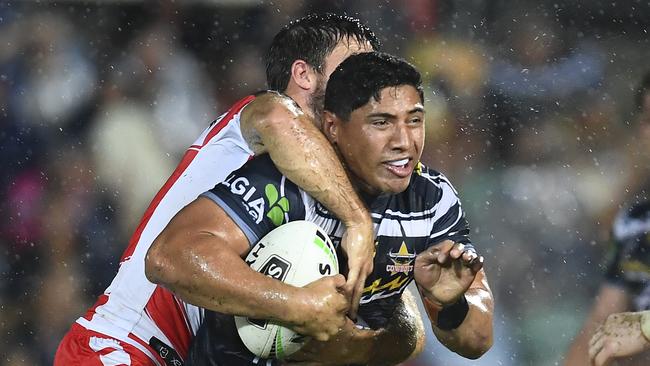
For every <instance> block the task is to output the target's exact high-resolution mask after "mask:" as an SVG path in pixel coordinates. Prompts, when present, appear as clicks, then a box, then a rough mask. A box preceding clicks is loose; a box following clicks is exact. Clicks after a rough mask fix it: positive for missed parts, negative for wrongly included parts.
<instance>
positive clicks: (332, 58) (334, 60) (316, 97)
mask: <svg viewBox="0 0 650 366" xmlns="http://www.w3.org/2000/svg"><path fill="white" fill-rule="evenodd" d="M372 50H373V49H372V46H371V45H370V43H369V42H363V43H359V42H358V41H357V40H355V39H353V38H347V39H342V40H341V41H340V42H339V43H338V44H337V45H336V47H334V49H333V50H332V52H331V53H330V54H329V55H328V56H327V57H325V63H324V65H323V72H322V73H316V77H317V85H316V88H315V89H314V91H313V93H312V95H311V97H310V98H309V101H308V103H309V109H311V111H312V114H313V115H314V116H315V118H316V119H317V122H318V125H319V126H320V121H319V119H320V116H322V113H323V105H324V101H325V86H326V85H327V81H328V80H329V79H330V75H332V73H333V72H334V70H336V68H337V67H338V66H339V64H341V62H343V61H344V60H345V59H346V58H348V57H350V56H351V55H354V54H357V53H362V52H371V51H372Z"/></svg>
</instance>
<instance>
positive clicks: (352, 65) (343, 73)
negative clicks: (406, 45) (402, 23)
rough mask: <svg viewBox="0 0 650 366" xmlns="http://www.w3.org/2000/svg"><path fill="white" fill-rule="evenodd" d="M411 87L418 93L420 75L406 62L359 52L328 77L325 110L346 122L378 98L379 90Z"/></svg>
mask: <svg viewBox="0 0 650 366" xmlns="http://www.w3.org/2000/svg"><path fill="white" fill-rule="evenodd" d="M401 85H411V86H412V87H414V88H415V89H416V90H417V91H418V93H419V94H420V100H421V101H422V102H424V93H423V91H422V76H421V75H420V73H419V72H418V71H417V70H416V69H415V67H413V65H411V64H409V63H408V62H406V61H405V60H403V59H401V58H398V57H395V56H392V55H389V54H387V53H381V52H366V53H359V54H356V55H352V56H350V57H348V58H347V59H346V60H345V61H343V62H342V63H341V64H340V65H339V66H338V67H337V68H336V70H335V71H334V72H333V73H332V75H331V76H330V79H329V81H328V82H327V89H325V110H327V111H330V112H332V113H334V114H335V115H336V116H337V117H338V118H340V119H342V120H344V121H348V120H349V118H350V114H351V113H352V111H354V110H355V109H357V108H360V107H362V106H364V105H365V104H366V103H368V102H369V101H370V98H371V97H372V98H375V100H376V101H379V99H380V93H381V91H382V89H384V88H387V87H391V86H401Z"/></svg>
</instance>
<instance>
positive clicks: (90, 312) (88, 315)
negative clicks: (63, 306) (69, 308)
mask: <svg viewBox="0 0 650 366" xmlns="http://www.w3.org/2000/svg"><path fill="white" fill-rule="evenodd" d="M107 301H108V295H106V294H101V295H99V298H98V299H97V302H95V305H93V306H92V307H91V308H90V309H88V311H87V312H86V315H84V318H85V319H86V320H88V321H91V320H93V315H95V309H97V307H98V306H102V305H104V304H106V302H107Z"/></svg>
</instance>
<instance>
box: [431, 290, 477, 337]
mask: <svg viewBox="0 0 650 366" xmlns="http://www.w3.org/2000/svg"><path fill="white" fill-rule="evenodd" d="M467 313H469V303H468V302H467V298H466V297H465V295H462V296H461V297H460V298H459V299H458V300H457V301H456V302H455V303H453V304H451V305H447V306H444V307H443V308H442V309H441V310H440V311H439V312H438V319H437V320H436V326H437V327H438V328H440V329H442V330H447V331H450V330H454V329H456V328H458V327H459V326H460V325H461V324H463V322H464V321H465V318H466V317H467Z"/></svg>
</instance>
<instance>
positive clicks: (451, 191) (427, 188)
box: [407, 163, 458, 205]
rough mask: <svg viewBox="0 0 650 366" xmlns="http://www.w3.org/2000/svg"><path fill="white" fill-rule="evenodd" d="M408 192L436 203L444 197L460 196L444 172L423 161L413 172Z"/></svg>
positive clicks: (453, 197)
mask: <svg viewBox="0 0 650 366" xmlns="http://www.w3.org/2000/svg"><path fill="white" fill-rule="evenodd" d="M407 192H408V194H409V196H412V197H418V198H420V199H423V200H425V201H427V202H429V203H430V204H434V205H435V204H437V203H438V202H440V201H441V200H443V199H444V200H449V199H451V200H456V199H457V197H458V192H457V191H456V189H455V188H454V186H453V185H452V184H451V182H450V180H449V179H448V178H447V177H446V176H445V175H444V174H443V173H441V172H438V171H436V170H434V169H431V168H429V167H427V166H426V165H424V164H422V163H419V164H418V167H417V168H416V170H415V171H414V172H413V176H412V178H411V183H410V184H409V188H408V190H407Z"/></svg>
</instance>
